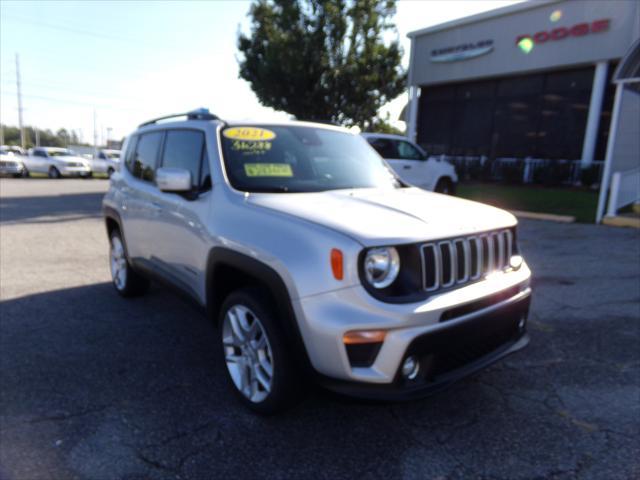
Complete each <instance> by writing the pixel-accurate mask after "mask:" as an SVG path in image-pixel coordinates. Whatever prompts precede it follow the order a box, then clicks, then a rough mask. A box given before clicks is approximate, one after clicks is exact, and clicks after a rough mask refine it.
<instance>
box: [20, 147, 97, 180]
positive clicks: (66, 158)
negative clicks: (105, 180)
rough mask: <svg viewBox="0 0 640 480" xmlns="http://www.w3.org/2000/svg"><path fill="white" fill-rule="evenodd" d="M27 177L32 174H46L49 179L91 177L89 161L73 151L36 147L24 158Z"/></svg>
mask: <svg viewBox="0 0 640 480" xmlns="http://www.w3.org/2000/svg"><path fill="white" fill-rule="evenodd" d="M23 162H24V165H25V167H26V176H29V174H30V173H46V174H47V175H49V178H60V177H83V178H88V177H90V176H91V166H90V165H89V161H88V160H86V159H84V158H82V157H81V156H79V155H77V154H76V153H75V152H74V151H73V150H69V149H67V148H57V147H35V148H32V149H30V150H29V154H28V155H27V156H26V157H23Z"/></svg>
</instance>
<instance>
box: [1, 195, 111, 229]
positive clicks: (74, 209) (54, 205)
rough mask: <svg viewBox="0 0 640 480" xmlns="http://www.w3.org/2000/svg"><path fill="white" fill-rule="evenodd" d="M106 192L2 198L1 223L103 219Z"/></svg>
mask: <svg viewBox="0 0 640 480" xmlns="http://www.w3.org/2000/svg"><path fill="white" fill-rule="evenodd" d="M103 197H104V193H76V194H68V195H57V196H38V197H8V198H7V197H0V223H18V222H19V223H50V222H56V221H66V220H70V219H73V220H79V219H83V218H100V217H101V216H102V214H101V208H102V198H103Z"/></svg>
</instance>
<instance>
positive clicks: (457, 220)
mask: <svg viewBox="0 0 640 480" xmlns="http://www.w3.org/2000/svg"><path fill="white" fill-rule="evenodd" d="M247 201H248V202H249V203H251V204H253V205H256V206H260V207H264V208H269V209H272V210H277V211H280V212H284V213H287V214H290V215H294V216H296V217H299V218H302V219H305V220H308V221H311V222H314V223H317V224H320V225H324V226H326V227H328V228H331V229H333V230H337V231H340V232H343V233H345V234H346V235H348V236H350V237H351V238H354V239H355V240H357V241H359V242H360V243H362V244H363V245H365V246H375V245H390V244H402V243H413V242H420V241H425V240H431V239H437V238H448V237H455V236H458V235H467V234H472V233H475V232H479V231H486V230H492V229H497V228H505V227H511V226H513V225H515V224H516V223H517V221H516V218H515V217H514V216H513V215H511V214H510V213H509V212H506V211H504V210H500V209H498V208H495V207H491V206H489V205H484V204H482V203H477V202H472V201H469V200H463V199H460V198H456V197H451V196H448V195H441V194H438V193H432V192H426V191H424V190H420V189H418V188H401V189H395V190H381V189H356V190H336V191H329V192H319V193H286V194H281V193H260V194H251V195H249V196H248V197H247Z"/></svg>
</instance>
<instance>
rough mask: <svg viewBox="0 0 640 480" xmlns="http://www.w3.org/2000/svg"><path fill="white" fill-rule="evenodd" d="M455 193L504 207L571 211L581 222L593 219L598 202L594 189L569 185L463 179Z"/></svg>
mask: <svg viewBox="0 0 640 480" xmlns="http://www.w3.org/2000/svg"><path fill="white" fill-rule="evenodd" d="M456 194H457V195H458V196H459V197H462V198H467V199H469V200H475V201H478V202H483V203H488V204H490V205H494V206H496V207H500V208H505V209H507V210H521V211H525V212H537V213H553V214H556V215H571V216H574V217H576V221H578V222H582V223H593V222H594V219H595V215H596V207H597V204H598V192H597V191H593V190H587V189H583V188H571V187H568V188H547V187H538V186H524V185H523V186H515V185H501V184H496V183H464V184H459V185H458V188H457V191H456Z"/></svg>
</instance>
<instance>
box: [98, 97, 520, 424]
mask: <svg viewBox="0 0 640 480" xmlns="http://www.w3.org/2000/svg"><path fill="white" fill-rule="evenodd" d="M184 116H186V119H184V120H181V121H176V118H177V117H178V116H171V117H164V118H161V119H156V120H152V121H149V122H147V123H144V124H142V125H140V127H139V128H138V130H137V131H136V132H134V133H133V134H132V135H131V136H129V137H128V139H127V141H126V142H125V145H124V149H123V151H124V152H125V153H124V156H123V166H122V168H121V169H120V171H118V172H116V173H115V174H114V175H113V176H112V177H111V187H110V189H109V191H108V193H107V194H106V196H105V198H104V205H103V208H104V214H105V217H106V226H107V232H108V235H109V238H110V244H111V256H110V263H111V273H112V277H113V284H114V286H115V288H116V290H117V291H118V292H119V293H120V294H122V295H123V296H132V295H137V294H141V293H143V292H144V291H145V290H146V288H147V287H148V285H149V280H150V279H158V280H161V281H163V283H168V284H170V285H172V286H175V287H177V288H178V289H179V290H181V291H183V292H186V293H187V294H188V295H189V296H190V297H192V298H193V299H194V300H195V302H197V303H198V304H199V305H200V306H202V307H203V309H204V311H205V312H206V315H207V317H209V318H210V319H211V320H213V321H214V322H215V323H216V324H217V326H218V332H219V345H218V346H216V348H219V349H220V351H221V360H224V362H225V363H226V367H227V372H228V377H229V380H230V382H229V383H230V385H232V386H233V389H234V390H235V391H236V392H237V393H238V395H239V398H240V399H241V400H242V401H243V402H244V403H245V404H247V405H248V406H249V407H250V408H252V409H254V410H256V411H258V412H262V413H271V412H274V411H277V410H279V409H281V408H283V407H285V406H287V405H289V404H290V403H291V402H292V401H293V400H294V399H296V398H297V397H298V393H299V392H300V391H301V390H302V389H301V388H300V387H301V385H302V384H303V383H304V382H305V381H306V380H308V379H313V380H314V381H316V382H319V383H321V384H322V385H324V386H326V387H327V388H330V389H332V390H335V391H338V392H342V393H346V394H349V395H355V396H360V397H367V398H376V399H407V398H414V397H417V396H421V395H425V394H427V393H430V392H433V391H434V390H437V389H440V388H442V387H444V386H446V385H448V384H450V383H451V382H453V381H455V380H458V379H460V378H462V377H464V376H467V375H469V374H471V373H473V372H475V371H477V370H479V369H481V368H483V367H486V366H487V365H489V364H491V363H493V362H495V361H496V360H498V359H500V358H502V357H504V356H505V355H508V354H510V353H512V352H514V351H516V350H519V349H521V348H522V347H524V346H525V345H526V344H527V343H528V336H527V334H526V332H525V330H526V321H527V315H528V311H529V302H530V296H531V288H530V285H529V281H530V271H529V268H528V267H527V265H526V263H525V262H524V261H523V259H522V257H521V256H520V254H519V251H518V247H517V243H516V223H517V222H516V219H515V218H514V217H513V216H512V215H511V214H509V213H507V212H505V211H502V210H499V209H496V208H493V207H489V206H486V205H482V204H479V203H474V202H470V201H466V200H461V199H458V198H454V197H450V196H447V195H441V194H437V193H431V192H425V191H423V190H420V189H418V188H414V187H412V186H410V185H408V184H406V183H404V182H403V181H402V180H401V179H399V178H398V177H397V176H396V175H395V173H394V172H393V170H392V169H391V168H390V167H389V166H388V165H387V164H386V163H385V162H384V160H382V159H381V158H380V156H379V155H378V154H377V153H376V152H375V150H374V149H373V148H371V147H370V146H369V145H368V144H367V142H366V140H365V139H363V138H362V137H361V136H359V135H355V134H353V133H350V132H348V131H346V130H344V129H341V128H336V127H332V126H326V125H318V124H312V123H303V122H291V123H269V124H254V123H227V122H224V121H222V120H220V119H218V118H217V117H215V116H214V115H212V114H210V113H209V112H208V111H207V110H197V111H194V112H190V113H188V114H184ZM173 117H176V118H173ZM212 347H214V346H213V345H212Z"/></svg>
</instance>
